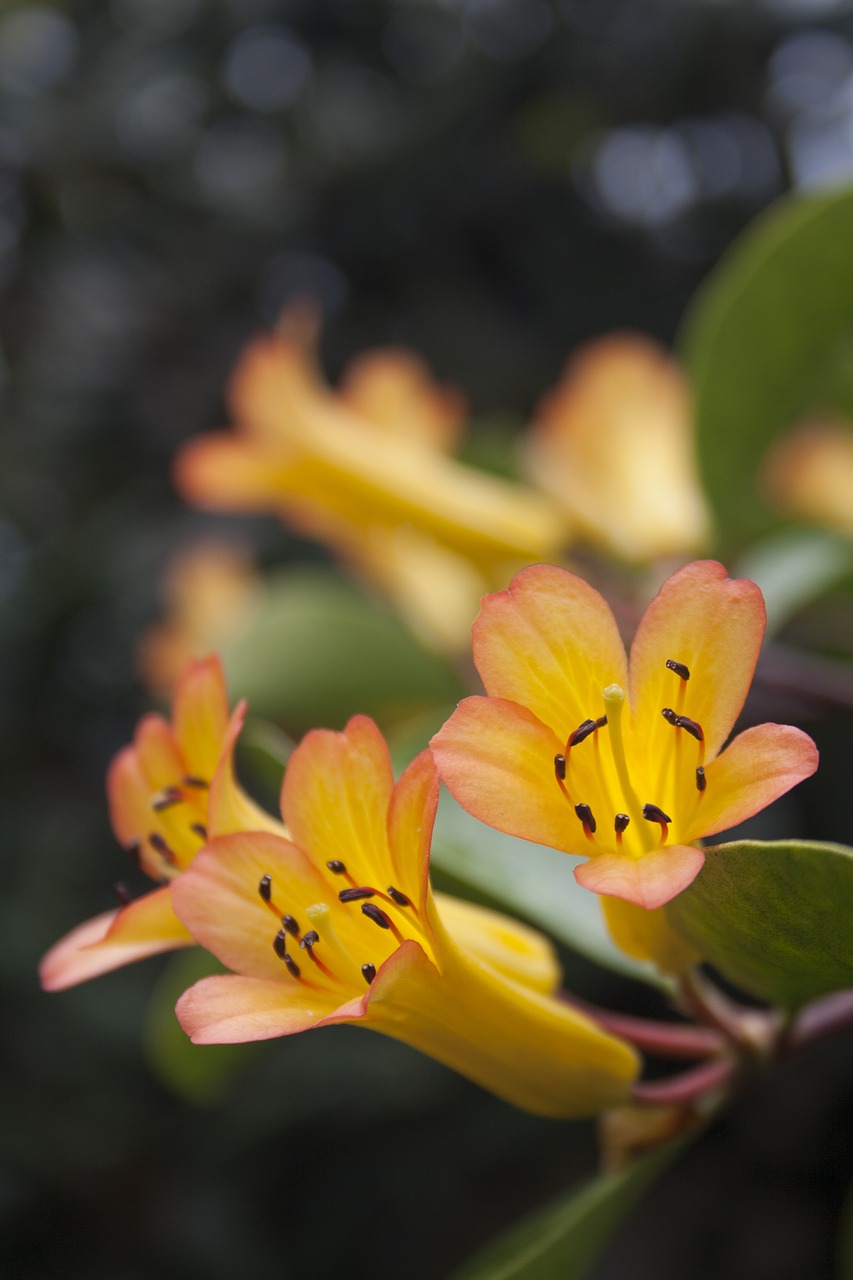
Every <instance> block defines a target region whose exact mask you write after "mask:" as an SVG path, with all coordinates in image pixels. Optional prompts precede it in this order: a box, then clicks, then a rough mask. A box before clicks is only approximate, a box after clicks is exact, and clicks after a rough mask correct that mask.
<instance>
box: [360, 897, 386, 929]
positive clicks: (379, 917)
mask: <svg viewBox="0 0 853 1280" xmlns="http://www.w3.org/2000/svg"><path fill="white" fill-rule="evenodd" d="M361 909H362V911H363V913H364V914H365V915H366V916H367V918H368V920H372V921H373V923H374V924H378V925H379V928H380V929H390V928H391V921H390V920H389V919H388V917H387V916H386V914H385V912H384V911H383V910H382V908H381V907H377V906H374V904H373V903H372V902H362V904H361Z"/></svg>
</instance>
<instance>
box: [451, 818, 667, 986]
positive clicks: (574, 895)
mask: <svg viewBox="0 0 853 1280" xmlns="http://www.w3.org/2000/svg"><path fill="white" fill-rule="evenodd" d="M432 848H433V852H432V865H433V868H436V869H438V871H440V872H444V873H446V874H447V875H448V876H449V877H451V878H452V880H453V882H454V886H461V887H462V888H463V889H467V890H468V891H470V893H471V894H472V896H474V897H476V898H478V899H479V900H480V901H484V902H486V903H487V904H489V905H491V906H496V907H502V908H505V909H506V910H508V911H509V912H510V913H512V914H513V915H516V916H520V917H521V918H523V919H525V920H528V921H529V922H530V923H531V924H533V925H536V926H537V927H538V928H540V929H542V930H544V932H545V933H547V934H549V935H550V936H551V937H552V938H556V939H558V941H560V942H563V943H565V944H566V946H569V947H571V948H573V949H574V950H575V951H578V952H580V954H581V955H584V956H586V957H587V958H588V959H590V960H593V961H595V962H596V963H597V964H601V965H603V966H604V967H605V968H608V969H613V970H616V971H617V972H619V973H624V974H627V975H628V976H629V977H632V978H638V979H639V980H640V981H642V982H650V983H653V984H654V985H655V986H658V987H664V988H666V986H667V980H666V979H665V978H664V977H663V976H662V975H661V974H660V973H658V971H657V970H656V969H655V968H654V966H652V965H650V964H644V963H642V962H641V961H639V960H634V959H633V958H632V957H631V956H627V955H625V954H624V953H623V952H622V951H620V950H619V948H618V947H617V946H616V945H615V944H614V943H613V942H612V941H611V938H610V935H609V933H608V932H607V928H606V926H605V923H604V916H603V915H602V911H601V902H600V899H599V897H598V895H597V894H594V893H589V892H588V891H587V890H586V889H582V888H581V887H580V885H579V884H578V883H577V881H576V880H575V878H574V876H573V874H572V872H573V870H574V868H575V867H576V866H577V865H578V863H579V862H580V861H581V860H580V859H579V858H573V857H571V856H569V855H568V854H565V853H560V852H558V851H557V850H556V849H546V848H545V847H544V846H542V845H537V844H529V843H528V842H527V841H526V840H518V839H516V838H515V837H514V836H508V835H504V833H503V832H501V831H494V830H493V829H492V828H491V827H487V826H485V825H484V824H483V823H482V822H478V821H477V819H476V818H472V817H471V815H470V814H468V813H466V812H465V811H464V809H462V808H460V806H459V805H458V804H457V803H456V801H455V800H453V798H452V797H451V796H449V795H446V794H445V795H443V796H442V799H441V804H440V805H439V811H438V818H437V820H436V826H435V836H434V839H433V846H432Z"/></svg>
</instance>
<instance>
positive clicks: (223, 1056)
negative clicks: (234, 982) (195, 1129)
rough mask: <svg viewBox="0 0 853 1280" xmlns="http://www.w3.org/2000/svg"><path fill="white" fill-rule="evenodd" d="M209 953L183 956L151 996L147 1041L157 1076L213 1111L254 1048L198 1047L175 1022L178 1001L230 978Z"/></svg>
mask: <svg viewBox="0 0 853 1280" xmlns="http://www.w3.org/2000/svg"><path fill="white" fill-rule="evenodd" d="M224 972H225V971H224V969H223V968H222V965H220V964H219V963H218V961H217V960H215V959H214V957H213V956H212V955H210V953H209V952H207V951H202V949H201V948H200V947H192V948H190V949H189V950H187V951H179V952H178V953H177V954H176V955H174V956H173V957H172V959H171V961H170V962H169V964H168V965H167V966H166V968H165V969H164V971H163V973H162V975H161V977H160V980H159V982H158V983H157V985H156V986H155V988H154V990H153V991H152V993H151V999H150V1001H149V1004H148V1011H147V1014H146V1019H145V1028H144V1032H143V1039H144V1044H145V1050H146V1055H147V1058H148V1062H149V1064H150V1066H151V1069H152V1070H153V1071H154V1073H155V1075H157V1076H158V1077H159V1079H160V1080H161V1081H162V1082H163V1083H164V1084H165V1085H166V1086H167V1088H169V1089H171V1090H172V1091H173V1093H176V1094H178V1095H179V1096H180V1097H182V1098H185V1099H186V1100H187V1101H188V1102H194V1103H197V1104H198V1105H200V1106H212V1105H213V1104H215V1103H217V1102H219V1100H220V1099H221V1098H222V1097H223V1096H224V1095H225V1094H226V1093H227V1091H228V1088H229V1086H230V1085H231V1082H232V1080H233V1079H234V1077H235V1075H236V1074H237V1072H238V1071H240V1070H241V1068H242V1067H243V1064H244V1062H245V1060H246V1059H247V1057H249V1055H250V1054H251V1053H252V1051H253V1048H254V1046H252V1045H246V1044H216V1045H207V1044H206V1045H197V1044H193V1043H192V1041H191V1040H190V1038H189V1036H188V1035H186V1033H185V1032H184V1031H183V1030H182V1028H181V1024H180V1023H179V1022H178V1019H177V1018H176V1017H175V1005H176V1003H177V1001H178V997H179V996H181V995H183V993H184V992H185V991H186V990H187V989H188V988H189V987H191V986H192V985H193V983H195V982H199V981H200V980H201V979H202V978H207V977H209V976H210V975H211V974H214V973H224Z"/></svg>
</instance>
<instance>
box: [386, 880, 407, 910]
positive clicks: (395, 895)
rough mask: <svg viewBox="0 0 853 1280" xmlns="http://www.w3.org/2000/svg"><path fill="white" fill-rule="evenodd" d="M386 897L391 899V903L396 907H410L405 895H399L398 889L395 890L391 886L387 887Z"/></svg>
mask: <svg viewBox="0 0 853 1280" xmlns="http://www.w3.org/2000/svg"><path fill="white" fill-rule="evenodd" d="M388 897H389V898H391V900H392V901H393V902H396V904H397V906H398V907H410V906H411V905H412V904H411V902H409V899H408V898H407V897H406V895H405V894H404V893H401V892H400V890H399V889H395V888H394V886H393V884H389V886H388Z"/></svg>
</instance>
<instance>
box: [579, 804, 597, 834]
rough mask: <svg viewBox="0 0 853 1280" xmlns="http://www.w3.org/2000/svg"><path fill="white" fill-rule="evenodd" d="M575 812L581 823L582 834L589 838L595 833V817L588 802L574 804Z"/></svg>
mask: <svg viewBox="0 0 853 1280" xmlns="http://www.w3.org/2000/svg"><path fill="white" fill-rule="evenodd" d="M575 813H576V814H577V815H578V817H579V818H580V820H581V822H582V823H583V829H584V835H585V836H586V838H587V839H588V840H591V839H592V837H593V835H594V834H595V818H594V817H593V813H592V809H590V807H589V805H588V804H576V805H575Z"/></svg>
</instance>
